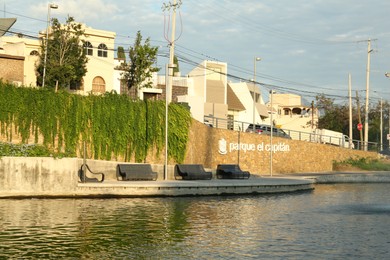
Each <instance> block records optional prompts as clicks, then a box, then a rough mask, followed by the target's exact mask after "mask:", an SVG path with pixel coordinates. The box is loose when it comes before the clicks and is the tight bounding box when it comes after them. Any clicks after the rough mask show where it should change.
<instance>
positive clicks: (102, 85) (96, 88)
mask: <svg viewBox="0 0 390 260" xmlns="http://www.w3.org/2000/svg"><path fill="white" fill-rule="evenodd" d="M104 92H106V82H105V81H104V79H103V78H102V77H99V76H97V77H95V78H94V79H93V81H92V93H104Z"/></svg>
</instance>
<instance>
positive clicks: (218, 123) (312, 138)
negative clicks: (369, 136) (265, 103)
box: [204, 116, 380, 151]
mask: <svg viewBox="0 0 390 260" xmlns="http://www.w3.org/2000/svg"><path fill="white" fill-rule="evenodd" d="M204 124H205V125H208V126H210V127H216V128H221V129H229V130H234V131H241V132H245V131H246V130H247V129H248V127H249V126H250V125H252V123H248V122H243V121H236V120H231V119H226V118H217V117H213V116H204ZM281 129H282V130H283V131H284V132H285V133H286V134H288V135H289V136H290V137H291V139H293V140H299V141H306V142H315V143H323V144H329V145H334V146H339V147H344V148H350V143H349V140H345V139H344V138H340V137H336V136H329V135H319V134H316V133H310V132H303V131H296V130H290V129H284V128H281ZM367 144H368V146H367V147H368V150H369V151H379V149H380V147H379V145H378V143H377V142H368V143H367ZM351 145H352V148H353V149H357V150H363V149H364V142H361V141H360V140H352V144H351Z"/></svg>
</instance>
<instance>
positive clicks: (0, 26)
mask: <svg viewBox="0 0 390 260" xmlns="http://www.w3.org/2000/svg"><path fill="white" fill-rule="evenodd" d="M15 22H16V18H0V37H1V36H3V35H4V34H5V33H6V32H8V30H9V29H10V28H11V27H12V25H14V23H15Z"/></svg>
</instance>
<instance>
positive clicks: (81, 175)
mask: <svg viewBox="0 0 390 260" xmlns="http://www.w3.org/2000/svg"><path fill="white" fill-rule="evenodd" d="M87 170H88V171H89V172H90V173H92V174H94V175H100V180H99V179H98V178H95V177H93V178H90V177H88V176H87V174H86V173H87ZM78 175H79V178H80V181H81V182H103V181H104V173H102V172H93V171H91V169H90V168H89V166H88V164H82V165H81V167H80V169H79V171H78Z"/></svg>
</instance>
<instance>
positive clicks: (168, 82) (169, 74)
mask: <svg viewBox="0 0 390 260" xmlns="http://www.w3.org/2000/svg"><path fill="white" fill-rule="evenodd" d="M180 5H181V0H179V3H178V4H177V3H176V0H173V4H172V3H171V2H169V4H165V3H164V4H163V7H162V9H163V10H171V9H172V10H173V15H172V32H171V39H170V40H168V39H167V40H168V42H169V46H170V48H169V63H168V64H167V65H166V76H165V167H164V180H168V105H169V103H171V101H172V81H173V67H174V64H173V57H174V53H175V30H176V9H177V8H179V6H180ZM164 36H165V35H164Z"/></svg>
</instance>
